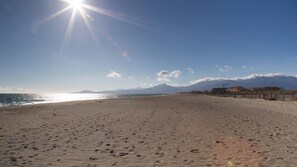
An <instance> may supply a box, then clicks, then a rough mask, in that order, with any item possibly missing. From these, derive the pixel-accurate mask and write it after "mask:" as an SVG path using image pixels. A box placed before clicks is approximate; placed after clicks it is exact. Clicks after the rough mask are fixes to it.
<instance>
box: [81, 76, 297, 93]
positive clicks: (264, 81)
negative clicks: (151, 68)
mask: <svg viewBox="0 0 297 167" xmlns="http://www.w3.org/2000/svg"><path fill="white" fill-rule="evenodd" d="M192 83H193V84H192V85H190V86H180V87H175V86H170V85H167V84H161V85H157V86H153V87H150V88H134V89H117V90H109V91H101V92H93V91H88V90H84V91H81V92H76V93H111V94H174V93H178V92H190V91H205V90H207V91H209V90H211V89H213V88H220V87H233V86H242V87H245V88H252V87H271V86H275V87H280V88H282V89H285V90H297V77H296V76H287V75H281V74H278V75H275V74H267V75H257V74H254V75H250V76H248V77H242V78H204V79H199V80H197V81H192Z"/></svg>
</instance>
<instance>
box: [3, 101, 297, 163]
mask: <svg viewBox="0 0 297 167" xmlns="http://www.w3.org/2000/svg"><path fill="white" fill-rule="evenodd" d="M296 129H297V103H296V102H280V101H265V100H256V99H236V98H223V97H213V96H206V95H172V96H163V97H139V98H130V99H113V100H94V101H81V102H67V103H55V104H42V105H35V106H20V107H10V108H0V166H28V167H34V166H66V167H67V166H71V167H72V166H73V167H74V166H77V167H80V166H100V167H101V166H102V167H105V166H120V167H123V166H129V167H130V166H131V167H138V166H139V167H143V166H177V167H180V166H187V167H197V166H254V167H257V166H282V167H284V166H286V167H289V166H297V130H296Z"/></svg>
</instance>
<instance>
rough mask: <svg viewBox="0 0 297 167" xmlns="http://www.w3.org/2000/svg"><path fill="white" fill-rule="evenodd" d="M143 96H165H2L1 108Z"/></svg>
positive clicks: (82, 94) (0, 97)
mask: <svg viewBox="0 0 297 167" xmlns="http://www.w3.org/2000/svg"><path fill="white" fill-rule="evenodd" d="M139 96H141V97H143V96H163V95H162V94H125V95H117V94H100V93H96V94H95V93H94V94H85V93H65V94H1V93H0V107H6V106H18V105H32V104H42V103H58V102H67V101H81V100H96V99H114V98H133V97H139Z"/></svg>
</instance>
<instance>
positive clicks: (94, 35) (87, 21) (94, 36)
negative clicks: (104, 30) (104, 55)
mask: <svg viewBox="0 0 297 167" xmlns="http://www.w3.org/2000/svg"><path fill="white" fill-rule="evenodd" d="M79 13H80V14H81V16H82V18H83V20H84V22H85V24H86V26H87V28H88V30H89V32H90V34H91V36H92V38H93V40H94V42H95V43H96V44H97V45H98V44H99V43H98V40H97V38H96V34H95V32H94V31H93V28H92V26H91V24H90V22H89V20H88V18H87V16H86V11H85V10H84V9H83V8H80V9H79Z"/></svg>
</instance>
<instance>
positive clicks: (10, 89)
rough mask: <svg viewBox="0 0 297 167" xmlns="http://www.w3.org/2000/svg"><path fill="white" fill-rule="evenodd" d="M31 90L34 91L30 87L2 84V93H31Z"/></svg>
mask: <svg viewBox="0 0 297 167" xmlns="http://www.w3.org/2000/svg"><path fill="white" fill-rule="evenodd" d="M29 92H32V91H31V90H29V89H25V88H16V87H2V86H0V93H29Z"/></svg>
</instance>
